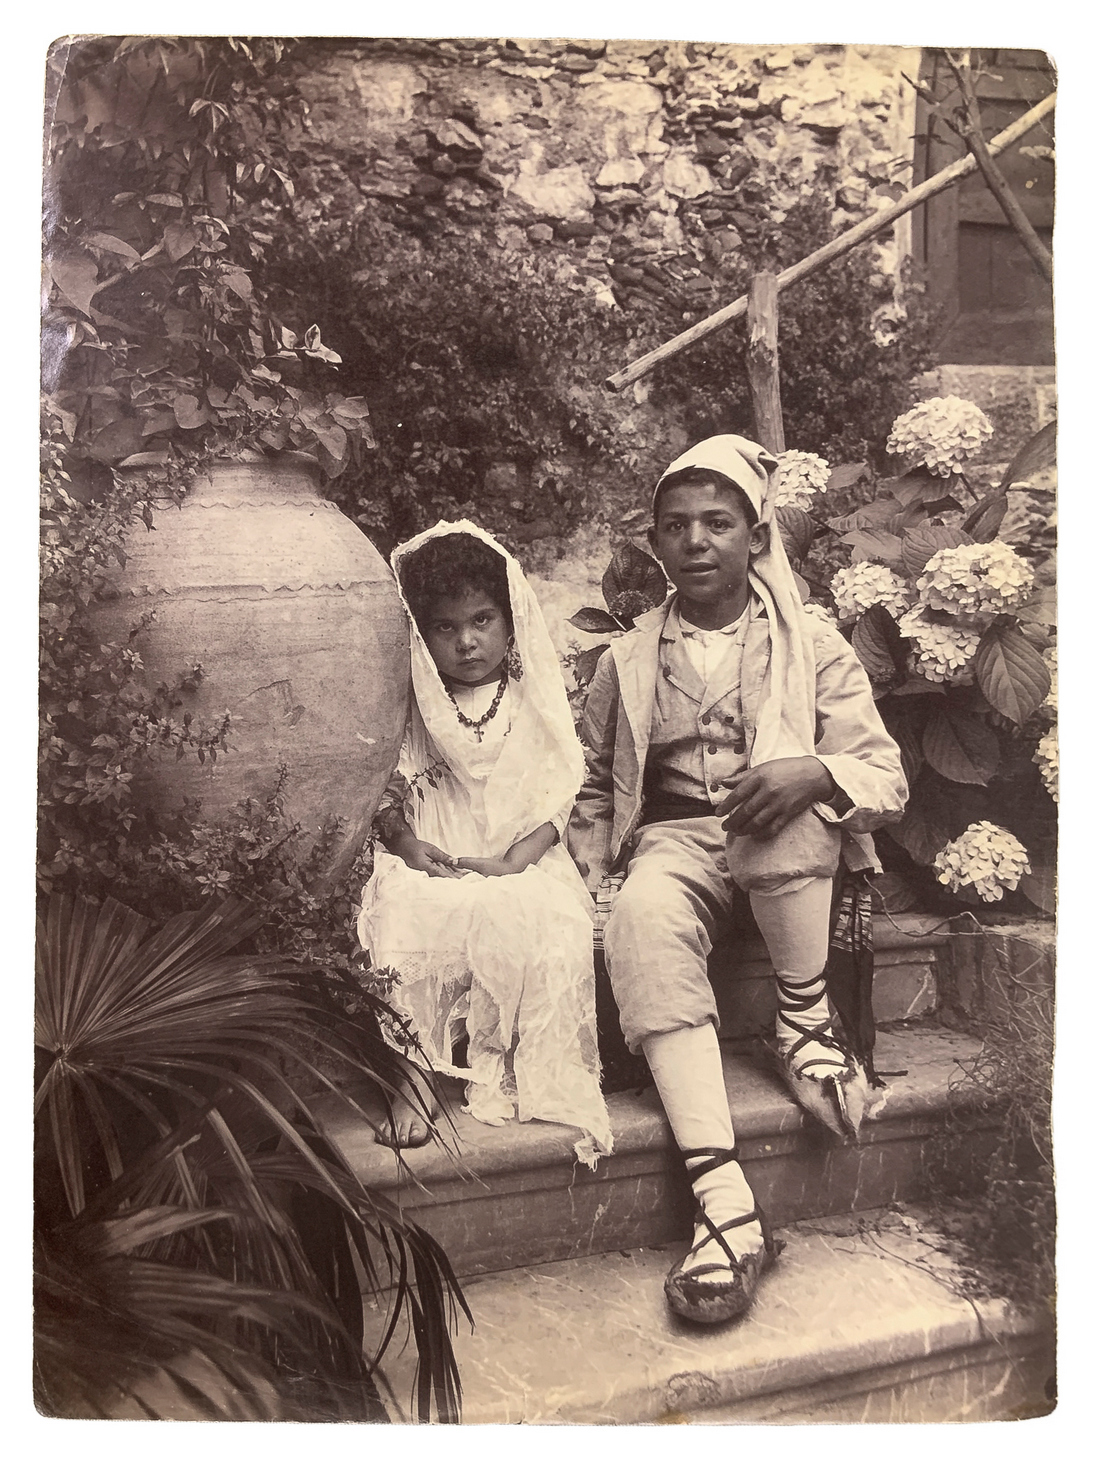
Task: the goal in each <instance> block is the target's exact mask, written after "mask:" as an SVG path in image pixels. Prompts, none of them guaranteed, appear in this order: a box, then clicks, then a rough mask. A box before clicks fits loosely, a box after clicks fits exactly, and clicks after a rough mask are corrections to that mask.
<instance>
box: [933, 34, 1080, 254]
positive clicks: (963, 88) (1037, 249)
mask: <svg viewBox="0 0 1100 1465" xmlns="http://www.w3.org/2000/svg"><path fill="white" fill-rule="evenodd" d="M946 55H947V64H948V66H950V68H951V70H952V71H953V72H954V73H955V80H956V81H957V82H958V84H959V91H960V92H961V93H962V99H963V109H964V112H965V115H966V122H965V125H964V126H963V128H962V139H963V141H964V142H965V143H966V145H967V147H968V148H969V149H970V151H971V152H972V153H973V155H974V161H975V162H976V163H977V165H978V167H979V168H980V169H981V170H982V177H983V178H984V179H985V181H986V185H987V187H988V188H989V191H990V193H991V194H992V195H993V197H994V198H995V199H996V200H997V202H998V203H999V204H1000V206H1001V212H1002V213H1003V214H1004V216H1005V218H1006V219H1007V220H1008V222H1009V223H1010V224H1011V225H1012V227H1013V229H1015V231H1016V234H1017V236H1018V237H1019V239H1020V242H1021V243H1022V244H1023V246H1024V248H1025V249H1026V250H1027V252H1028V254H1029V255H1030V256H1031V259H1032V262H1033V263H1034V265H1035V267H1036V269H1037V270H1038V271H1039V273H1040V274H1041V275H1042V276H1043V277H1044V279H1046V280H1047V281H1048V282H1053V280H1054V259H1053V257H1052V255H1051V252H1050V250H1049V249H1048V248H1047V247H1046V245H1045V244H1044V243H1043V241H1042V240H1041V239H1040V238H1039V235H1038V234H1037V233H1036V231H1035V229H1034V228H1033V226H1032V223H1031V220H1030V219H1029V218H1028V216H1027V214H1025V213H1024V208H1023V204H1021V202H1020V200H1019V199H1018V198H1017V197H1016V195H1015V194H1014V193H1013V191H1012V185H1011V184H1010V183H1009V181H1008V179H1007V178H1006V177H1005V175H1004V174H1003V173H1002V172H1001V170H1000V168H998V167H997V164H996V163H995V162H994V161H993V158H992V157H991V156H990V152H989V148H988V146H987V144H986V141H985V138H984V137H983V135H982V113H981V107H980V106H979V103H978V95H977V92H976V91H975V90H974V77H973V74H972V72H971V70H970V53H969V51H967V52H964V53H963V56H962V57H961V58H960V59H959V60H956V59H955V57H953V56H952V54H951V52H950V51H948V52H947V53H946Z"/></svg>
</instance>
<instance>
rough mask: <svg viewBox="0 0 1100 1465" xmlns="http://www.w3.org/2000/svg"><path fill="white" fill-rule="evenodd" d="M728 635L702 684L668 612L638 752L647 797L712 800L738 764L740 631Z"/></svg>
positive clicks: (742, 743) (741, 756) (741, 748)
mask: <svg viewBox="0 0 1100 1465" xmlns="http://www.w3.org/2000/svg"><path fill="white" fill-rule="evenodd" d="M746 630H747V626H744V627H741V628H739V629H738V630H737V631H734V632H733V633H731V635H730V644H729V647H728V648H727V649H726V651H725V654H724V655H723V656H722V659H721V662H720V664H719V666H718V667H717V669H716V674H715V675H712V677H711V679H710V683H709V684H708V685H704V683H703V679H702V677H701V676H700V675H699V673H698V672H697V671H696V669H695V666H694V665H693V664H692V661H691V658H690V656H689V655H688V651H687V648H686V646H685V643H684V637H683V634H682V630H681V626H680V620H679V617H678V616H677V615H676V614H675V613H673V614H672V615H670V616H669V617H668V620H667V621H666V623H665V626H664V628H663V630H662V633H661V638H660V643H659V646H658V652H657V683H656V688H655V696H654V703H653V718H652V722H651V725H650V738H649V748H648V750H647V754H646V765H645V789H646V796H647V798H650V799H656V800H658V801H661V802H663V801H665V800H667V799H673V800H681V799H690V800H693V801H696V802H706V803H709V804H711V805H712V806H713V805H717V804H719V803H720V802H721V801H722V799H723V798H724V797H725V795H726V793H727V792H728V789H727V788H726V787H725V780H727V779H729V778H731V777H732V776H733V774H735V773H739V772H740V771H741V770H742V769H743V768H745V767H746V764H747V758H746V736H745V726H744V719H743V717H742V711H741V665H742V660H743V652H744V640H745V631H746Z"/></svg>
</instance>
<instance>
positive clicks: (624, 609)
mask: <svg viewBox="0 0 1100 1465" xmlns="http://www.w3.org/2000/svg"><path fill="white" fill-rule="evenodd" d="M600 588H601V589H602V591H603V595H604V601H605V602H606V604H607V609H606V610H601V609H600V607H599V606H595V605H586V606H584V607H582V609H580V610H579V611H577V613H576V615H571V616H570V617H569V624H570V625H571V626H576V628H577V630H578V631H585V632H587V633H588V634H589V635H597V636H603V635H610V636H621V635H622V633H623V632H624V631H629V630H631V629H633V626H634V622H635V620H636V619H637V618H638V616H640V615H643V614H644V613H645V612H646V611H647V610H652V609H653V608H654V606H657V605H660V604H661V602H662V601H663V600H664V598H665V596H666V595H667V594H668V580H667V579H666V578H665V572H664V570H663V569H662V568H661V566H660V565H659V564H658V563H657V561H656V560H655V559H654V558H653V556H652V555H649V554H646V552H645V550H643V549H639V548H638V546H637V545H636V544H632V543H631V542H630V541H629V540H628V541H627V542H626V544H624V545H622V546H621V547H620V548H619V549H617V550H616V551H615V553H614V554H613V555H612V556H611V561H610V563H609V564H608V566H607V569H606V570H605V571H604V573H603V579H602V581H601V584H600ZM606 650H607V643H606V642H604V643H603V645H601V646H591V647H589V649H588V650H587V651H580V650H578V651H577V653H576V654H575V655H574V656H573V657H572V658H571V659H570V662H569V665H568V668H567V669H568V670H570V671H571V672H572V674H573V678H574V680H575V682H576V685H577V691H578V694H583V692H584V689H585V688H586V687H587V686H588V683H589V682H590V681H591V680H592V678H593V676H594V675H595V671H596V664H597V662H598V661H599V659H600V657H601V656H602V655H603V654H604V652H605V651H606ZM574 700H577V699H576V698H575V699H574Z"/></svg>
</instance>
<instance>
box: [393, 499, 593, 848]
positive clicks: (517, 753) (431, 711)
mask: <svg viewBox="0 0 1100 1465" xmlns="http://www.w3.org/2000/svg"><path fill="white" fill-rule="evenodd" d="M447 534H472V535H473V536H474V537H475V538H477V539H480V540H482V541H483V542H484V543H485V544H487V545H489V546H490V548H492V549H494V550H495V551H496V552H497V554H499V555H500V556H501V558H502V559H503V560H504V562H505V564H506V566H507V568H508V596H509V599H510V600H511V603H512V604H511V608H512V621H513V625H514V628H515V638H516V649H517V650H518V651H519V654H520V656H521V657H522V660H523V667H524V674H523V676H522V678H521V679H520V680H519V681H518V682H513V683H511V688H512V692H513V697H514V702H513V710H512V729H511V732H510V733H509V735H508V737H507V738H506V739H505V741H504V745H503V747H502V748H501V752H500V756H499V757H498V759H497V761H496V764H495V765H494V767H493V768H492V770H491V771H490V772H489V774H488V776H487V777H486V776H485V775H484V774H483V773H478V774H475V773H474V771H473V769H472V768H471V767H470V763H469V760H468V755H469V752H470V742H469V739H468V738H467V737H466V736H465V735H464V734H463V733H462V730H461V727H460V725H459V721H458V717H457V715H456V712H455V706H454V703H453V702H452V701H451V699H450V697H449V696H448V695H447V689H446V688H445V687H444V685H443V680H442V678H441V677H440V675H439V672H438V670H437V668H436V665H435V662H434V661H433V660H432V657H431V653H430V652H429V650H428V647H427V645H426V644H425V641H424V638H423V636H421V634H420V631H419V629H418V628H417V625H416V621H415V619H414V618H413V615H412V612H411V611H410V610H409V606H408V603H407V601H406V600H405V596H404V591H403V590H402V589H401V566H402V563H403V562H404V560H405V559H406V558H407V556H408V555H410V554H412V553H413V552H414V551H415V550H417V549H419V548H420V547H421V545H424V544H426V543H427V542H428V541H429V540H431V539H439V538H441V537H442V536H443V535H447ZM390 563H391V564H392V565H393V571H394V574H395V576H396V578H397V586H398V591H399V592H400V594H401V599H402V603H403V604H404V606H405V610H406V612H407V614H408V616H409V626H410V637H411V649H412V685H413V707H412V711H411V714H410V718H409V731H408V737H407V739H406V749H405V754H404V755H403V762H402V772H406V769H405V766H404V763H405V761H406V759H407V761H408V762H409V764H410V768H409V771H408V772H406V776H409V774H410V773H412V774H416V773H419V772H420V771H421V770H422V769H424V768H427V767H429V766H430V765H431V763H432V761H433V759H440V758H441V759H442V760H443V761H444V762H445V763H446V764H447V766H448V768H449V769H450V770H451V773H452V774H453V776H454V778H455V779H456V780H457V781H458V782H459V784H461V785H462V786H463V787H464V788H467V789H472V786H473V784H475V783H476V784H477V785H478V786H479V787H480V788H481V789H482V791H483V795H484V808H485V814H486V818H487V822H488V830H487V834H488V838H489V842H490V844H491V845H492V847H493V848H494V849H496V850H497V851H498V852H499V855H503V854H504V853H505V852H506V851H507V850H508V849H509V848H510V847H511V845H513V844H514V843H515V842H516V840H517V839H522V838H523V837H524V836H525V835H527V834H530V833H531V832H532V831H533V830H535V829H537V828H538V827H539V825H540V824H546V823H549V822H551V821H559V822H560V820H561V818H562V817H563V816H564V815H566V814H568V812H569V809H570V807H571V806H572V803H573V800H574V798H575V797H576V794H577V790H578V789H579V788H580V786H581V783H582V781H583V778H584V755H583V753H582V751H581V747H580V743H579V742H578V741H577V735H576V733H575V731H574V728H573V717H572V714H571V712H570V709H569V699H568V698H567V696H566V693H565V683H564V681H563V678H562V672H561V666H560V664H559V662H558V657H557V653H556V652H555V650H554V644H553V642H552V641H551V639H550V633H549V631H547V629H546V623H545V621H544V620H543V616H542V610H541V609H540V607H539V603H538V601H537V600H536V598H535V594H534V592H533V591H532V589H531V587H530V585H528V583H527V580H526V579H525V577H524V574H523V571H522V570H521V569H520V567H519V565H518V563H517V562H516V560H515V559H514V558H513V557H512V556H511V555H510V554H509V553H508V551H507V550H506V549H505V548H504V547H503V546H502V545H500V544H498V543H497V541H496V540H495V539H494V538H493V537H492V535H490V534H487V533H486V532H485V530H484V529H479V528H478V526H477V525H476V524H472V523H470V522H469V520H466V519H460V520H458V521H456V522H455V523H439V524H436V525H435V527H434V528H432V529H428V530H425V531H424V533H422V534H418V535H416V536H415V538H413V539H410V540H409V541H408V542H407V543H405V544H402V545H399V546H398V548H397V549H395V550H394V552H393V554H392V556H391V559H390Z"/></svg>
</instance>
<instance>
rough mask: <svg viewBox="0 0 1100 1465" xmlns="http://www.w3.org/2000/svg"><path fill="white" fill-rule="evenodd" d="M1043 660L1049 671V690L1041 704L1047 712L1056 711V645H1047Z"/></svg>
mask: <svg viewBox="0 0 1100 1465" xmlns="http://www.w3.org/2000/svg"><path fill="white" fill-rule="evenodd" d="M1043 660H1044V661H1045V662H1046V664H1047V671H1048V672H1050V691H1049V692H1048V693H1047V694H1046V696H1045V697H1044V698H1043V706H1044V707H1045V708H1046V709H1047V711H1048V712H1057V711H1058V647H1057V646H1048V647H1047V649H1046V650H1045V651H1044V652H1043Z"/></svg>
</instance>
